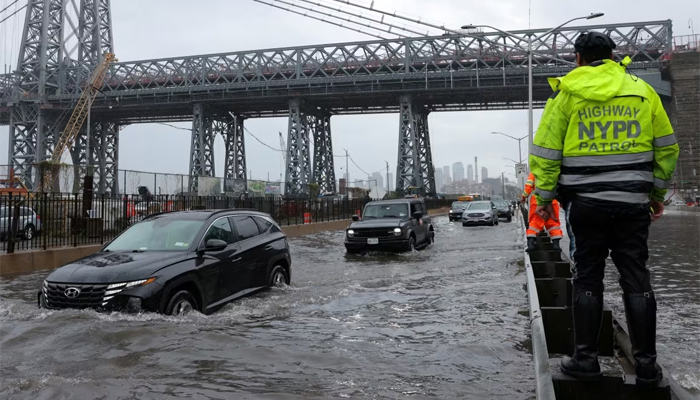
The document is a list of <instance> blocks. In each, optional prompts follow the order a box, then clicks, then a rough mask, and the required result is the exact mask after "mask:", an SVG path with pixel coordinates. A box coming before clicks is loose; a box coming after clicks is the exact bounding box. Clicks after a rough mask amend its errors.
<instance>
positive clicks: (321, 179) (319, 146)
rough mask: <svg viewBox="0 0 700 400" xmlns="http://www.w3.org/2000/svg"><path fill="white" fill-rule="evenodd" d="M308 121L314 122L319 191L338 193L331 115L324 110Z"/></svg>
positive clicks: (314, 174)
mask: <svg viewBox="0 0 700 400" xmlns="http://www.w3.org/2000/svg"><path fill="white" fill-rule="evenodd" d="M308 121H309V122H310V123H311V122H312V121H313V122H314V132H313V135H314V170H313V182H314V183H315V184H317V185H318V188H319V193H336V187H335V167H334V165H333V143H332V140H331V116H330V114H329V113H327V112H323V113H321V114H320V115H317V116H309V119H308Z"/></svg>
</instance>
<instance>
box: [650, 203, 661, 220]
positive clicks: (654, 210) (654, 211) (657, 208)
mask: <svg viewBox="0 0 700 400" xmlns="http://www.w3.org/2000/svg"><path fill="white" fill-rule="evenodd" d="M663 214H664V203H663V202H662V201H654V200H652V201H651V220H652V221H656V220H658V219H659V218H661V216H662V215H663Z"/></svg>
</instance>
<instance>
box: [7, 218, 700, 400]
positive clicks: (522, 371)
mask: <svg viewBox="0 0 700 400" xmlns="http://www.w3.org/2000/svg"><path fill="white" fill-rule="evenodd" d="M699 216H700V214H689V215H685V214H681V213H679V212H675V213H674V212H669V215H667V216H665V217H664V219H662V220H661V221H659V222H656V223H654V225H653V227H652V234H651V239H650V244H651V247H652V249H651V259H650V266H651V268H652V270H653V271H654V285H655V290H656V292H657V295H658V298H659V314H660V316H659V320H660V322H659V338H658V340H659V345H658V351H659V361H660V362H661V363H662V364H663V365H664V366H665V367H666V368H667V372H670V373H671V374H672V375H673V377H674V378H675V379H676V380H678V381H679V383H681V384H682V385H683V386H684V387H686V388H689V389H696V390H698V392H696V393H700V348H699V344H698V343H700V340H699V337H698V334H699V332H700V299H699V297H700V292H699V290H700V271H699V266H698V260H699V258H698V251H699V250H698V249H699V248H700V246H699V244H700V240H699V239H700V238H698V232H699V230H700V224H699V221H700V218H698V217H699ZM435 223H436V232H437V237H436V243H435V245H433V246H432V247H431V248H429V249H427V250H424V251H420V252H415V253H411V254H404V255H382V254H374V255H370V256H362V257H359V256H346V255H345V253H344V249H343V245H342V242H343V237H342V233H340V232H332V233H323V234H317V235H312V236H307V237H304V238H299V239H294V240H291V241H290V243H291V247H292V253H293V254H292V256H293V260H294V265H293V274H292V275H293V277H292V279H293V282H292V286H291V287H288V288H283V289H273V290H270V291H266V292H263V293H260V294H257V295H254V296H251V297H248V298H246V299H243V300H240V301H237V302H234V303H233V304H230V305H228V306H227V307H225V308H224V309H223V310H221V311H219V312H217V313H215V314H213V315H210V316H203V315H200V314H192V315H188V316H185V317H181V318H173V317H165V316H161V315H153V314H141V315H123V314H118V313H113V314H100V313H96V312H93V311H44V310H38V309H37V308H36V305H35V304H36V300H35V299H36V291H37V290H38V288H39V287H40V285H41V281H42V280H43V278H44V277H45V275H46V272H42V273H35V274H30V275H23V276H20V277H16V278H13V279H3V280H0V333H1V334H2V337H1V338H0V379H1V382H0V398H2V399H6V398H7V399H51V400H53V399H81V400H82V399H165V398H168V399H169V398H187V399H302V398H303V399H326V398H359V399H361V398H371V399H385V398H386V399H390V398H391V399H395V398H411V399H423V398H431V399H435V398H437V399H455V398H463V399H480V400H481V399H483V400H488V399H508V400H511V399H514V400H518V399H527V400H531V399H534V398H535V395H534V383H533V375H534V371H533V367H532V363H531V354H530V353H529V352H528V330H529V329H528V320H527V317H525V316H524V313H523V310H526V309H527V308H528V307H527V295H526V292H525V291H524V284H525V275H524V270H523V268H522V266H521V265H520V263H521V258H522V250H521V249H522V240H521V239H520V235H521V231H520V227H519V226H518V224H517V223H516V222H513V223H505V222H501V224H500V225H499V226H496V227H473V228H462V227H461V226H460V225H459V224H452V223H449V222H447V219H446V218H445V217H439V218H436V219H435ZM607 272H608V282H607V285H606V288H607V289H606V290H607V293H606V296H607V298H608V300H609V301H610V302H611V303H612V305H613V307H614V308H615V307H619V303H620V300H619V298H620V296H619V294H620V293H619V289H618V286H617V283H616V277H615V275H616V273H615V271H614V268H608V271H607Z"/></svg>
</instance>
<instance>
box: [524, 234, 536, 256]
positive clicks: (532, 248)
mask: <svg viewBox="0 0 700 400" xmlns="http://www.w3.org/2000/svg"><path fill="white" fill-rule="evenodd" d="M536 244H537V238H534V237H529V238H527V249H526V251H527V252H528V253H531V252H533V251H535V245H536Z"/></svg>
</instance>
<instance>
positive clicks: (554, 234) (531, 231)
mask: <svg viewBox="0 0 700 400" xmlns="http://www.w3.org/2000/svg"><path fill="white" fill-rule="evenodd" d="M533 190H535V175H533V174H532V172H530V175H529V176H528V177H527V182H525V191H524V192H523V195H522V200H521V203H525V200H526V199H527V198H528V196H529V197H530V212H529V214H528V217H527V220H528V224H529V226H528V227H527V251H533V250H534V249H535V241H536V240H537V234H539V233H540V232H542V231H543V229H547V233H549V237H551V238H552V245H553V246H554V250H557V251H559V250H561V247H559V240H561V238H562V235H563V233H562V231H561V225H560V223H559V203H558V202H557V201H556V200H554V201H553V202H552V207H553V208H554V214H553V216H552V217H550V218H549V219H548V220H546V221H545V220H543V219H542V217H540V216H539V215H538V214H537V213H535V210H536V209H537V199H536V198H535V196H530V194H531V193H532V191H533ZM555 218H556V219H555Z"/></svg>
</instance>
